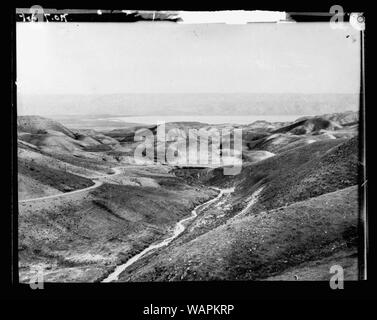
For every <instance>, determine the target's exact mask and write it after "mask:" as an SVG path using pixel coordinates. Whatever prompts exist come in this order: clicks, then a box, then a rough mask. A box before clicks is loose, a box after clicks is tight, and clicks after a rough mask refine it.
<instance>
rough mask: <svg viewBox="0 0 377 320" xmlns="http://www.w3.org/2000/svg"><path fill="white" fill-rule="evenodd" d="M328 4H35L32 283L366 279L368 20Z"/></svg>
mask: <svg viewBox="0 0 377 320" xmlns="http://www.w3.org/2000/svg"><path fill="white" fill-rule="evenodd" d="M328 9H329V12H328V13H327V14H328V15H327V19H322V21H309V22H301V21H299V20H298V19H295V16H294V14H292V15H291V14H289V13H288V12H283V11H262V10H255V11H243V10H227V11H211V12H210V11H195V12H194V11H152V10H118V11H116V10H114V11H111V12H110V11H106V10H101V9H98V10H74V9H72V10H69V9H66V10H57V9H49V8H44V7H41V6H34V7H32V8H27V9H22V8H19V9H17V10H16V12H15V15H16V18H15V19H16V26H15V29H16V34H15V38H16V44H15V49H16V51H15V57H14V58H15V64H16V71H15V72H16V76H15V79H16V83H15V86H16V94H15V95H16V100H17V108H16V110H14V112H16V118H17V123H15V125H16V126H17V129H16V130H17V137H16V138H15V143H16V146H15V148H16V149H17V151H16V152H17V159H15V161H16V164H15V166H16V168H17V175H16V178H15V179H16V184H17V185H16V190H15V192H16V193H17V201H18V203H17V204H16V205H15V207H17V211H15V212H14V213H13V214H15V215H16V216H17V217H16V219H17V230H14V232H16V234H17V247H16V251H17V266H16V269H14V270H15V271H14V272H16V273H17V275H16V277H17V278H18V281H19V283H20V284H26V285H30V286H31V287H35V288H38V287H39V286H41V287H43V285H47V284H49V283H75V284H77V283H97V284H98V285H100V286H106V285H107V284H108V283H130V282H132V283H141V282H142V283H151V282H158V283H161V282H163V283H165V282H212V281H221V282H224V283H226V282H229V281H230V282H234V281H246V282H253V281H265V282H268V283H270V282H285V281H287V282H288V281H289V282H291V281H294V282H301V281H325V282H327V283H328V288H329V290H331V289H342V288H343V287H344V283H347V281H362V280H366V278H367V270H368V268H367V263H366V249H367V243H366V239H367V237H366V232H367V225H366V223H367V221H366V214H367V212H366V207H365V196H366V188H364V186H365V181H366V178H365V159H364V157H365V148H364V139H365V135H364V133H363V118H364V117H365V108H364V100H363V90H364V87H363V82H364V76H363V71H364V70H363V68H364V64H363V59H364V56H363V54H364V53H363V48H364V47H363V46H364V32H365V21H364V16H363V14H362V13H358V12H350V13H343V11H342V10H343V9H342V7H341V6H335V7H331V8H328ZM75 15H78V16H80V17H81V20H80V19H76V20H75ZM89 16H91V17H94V18H93V19H92V18H90V19H89V18H87V19H86V18H85V17H89ZM82 17H84V18H82ZM101 19H103V21H102V20H101ZM122 19H123V20H122ZM105 20H106V21H105Z"/></svg>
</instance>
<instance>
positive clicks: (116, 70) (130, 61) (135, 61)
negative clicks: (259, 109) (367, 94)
mask: <svg viewBox="0 0 377 320" xmlns="http://www.w3.org/2000/svg"><path fill="white" fill-rule="evenodd" d="M347 35H351V36H350V37H348V38H347V37H346V36H347ZM359 50H360V43H359V34H358V31H356V30H354V29H353V28H352V27H350V26H347V27H345V29H343V30H339V29H337V30H333V29H331V28H330V26H329V23H301V24H276V23H271V24H263V23H261V24H248V25H225V24H207V25H182V24H176V23H168V22H138V23H43V24H41V23H36V24H30V23H18V24H17V84H18V90H19V92H21V93H25V94H46V93H48V94H71V93H72V94H91V93H96V94H107V93H159V92H164V93H166V92H167V93H178V92H179V93H180V92H184V93H187V92H188V93H190V92H195V93H197V92H221V93H228V92H229V93H234V92H256V93H260V92H263V93H274V92H276V93H285V92H289V93H357V92H358V89H359V70H360V69H359Z"/></svg>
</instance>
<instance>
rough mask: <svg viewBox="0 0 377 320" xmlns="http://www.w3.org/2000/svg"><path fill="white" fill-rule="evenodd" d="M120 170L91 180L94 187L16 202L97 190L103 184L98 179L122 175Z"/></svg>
mask: <svg viewBox="0 0 377 320" xmlns="http://www.w3.org/2000/svg"><path fill="white" fill-rule="evenodd" d="M122 168H124V167H116V168H112V170H113V171H114V172H113V173H111V174H107V175H103V176H98V177H95V178H92V180H94V181H93V182H94V185H92V186H90V187H87V188H84V189H79V190H74V191H70V192H64V193H59V194H55V195H51V196H45V197H39V198H33V199H26V200H19V201H18V202H19V203H25V202H31V201H38V200H46V199H53V198H59V197H64V196H69V195H72V194H76V193H80V192H85V191H89V190H92V189H95V188H98V187H100V186H102V184H103V182H102V181H99V180H98V179H102V178H107V177H114V176H116V175H119V174H121V173H122V170H121V169H122ZM85 178H86V177H85Z"/></svg>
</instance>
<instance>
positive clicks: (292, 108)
mask: <svg viewBox="0 0 377 320" xmlns="http://www.w3.org/2000/svg"><path fill="white" fill-rule="evenodd" d="M358 99H359V96H358V95H356V94H269V93H265V94H255V93H237V94H222V93H208V94H204V93H200V94H195V93H194V94H188V93H182V94H109V95H96V94H93V95H19V96H18V108H17V110H18V114H19V115H32V114H39V115H44V116H57V115H69V114H77V115H87V114H90V115H100V114H104V113H106V114H108V115H125V116H126V115H127V116H143V115H207V116H208V115H235V114H236V115H292V114H294V115H305V116H307V115H315V114H324V113H336V112H344V111H345V110H352V111H356V110H358V105H359V104H358Z"/></svg>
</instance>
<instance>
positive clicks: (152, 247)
mask: <svg viewBox="0 0 377 320" xmlns="http://www.w3.org/2000/svg"><path fill="white" fill-rule="evenodd" d="M212 189H215V190H218V191H220V192H219V194H218V195H217V196H216V197H215V198H213V199H211V200H209V201H207V202H205V203H202V204H200V205H198V206H196V207H195V208H194V210H192V211H191V216H189V217H188V218H185V219H182V220H180V221H179V222H177V224H176V225H175V228H174V231H173V235H172V236H171V237H169V238H166V239H165V240H162V241H161V242H158V243H155V244H152V245H150V246H149V247H147V248H145V249H144V250H143V251H141V252H140V253H138V254H137V255H135V256H133V257H132V258H130V259H129V260H127V262H126V263H123V264H121V265H119V266H117V267H116V268H115V270H114V272H112V273H110V274H109V275H108V276H107V278H105V279H104V280H102V282H113V281H116V280H118V278H119V275H120V274H121V273H122V272H123V271H124V270H125V269H126V268H127V267H129V266H130V265H132V264H134V263H135V262H136V261H138V260H139V259H140V258H142V257H143V256H145V255H146V254H147V253H148V252H151V251H153V250H156V249H159V248H162V247H165V246H167V245H168V244H169V243H170V242H172V241H173V240H174V239H175V238H177V237H178V236H179V235H180V234H181V233H182V232H183V231H184V230H185V229H186V227H185V223H186V222H187V221H190V220H193V219H194V218H196V216H197V215H198V210H200V209H204V208H206V207H208V206H210V205H211V204H212V203H214V202H216V201H217V200H219V199H220V198H221V197H222V196H223V195H224V194H226V193H232V192H233V191H234V188H230V189H218V188H214V187H212Z"/></svg>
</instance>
